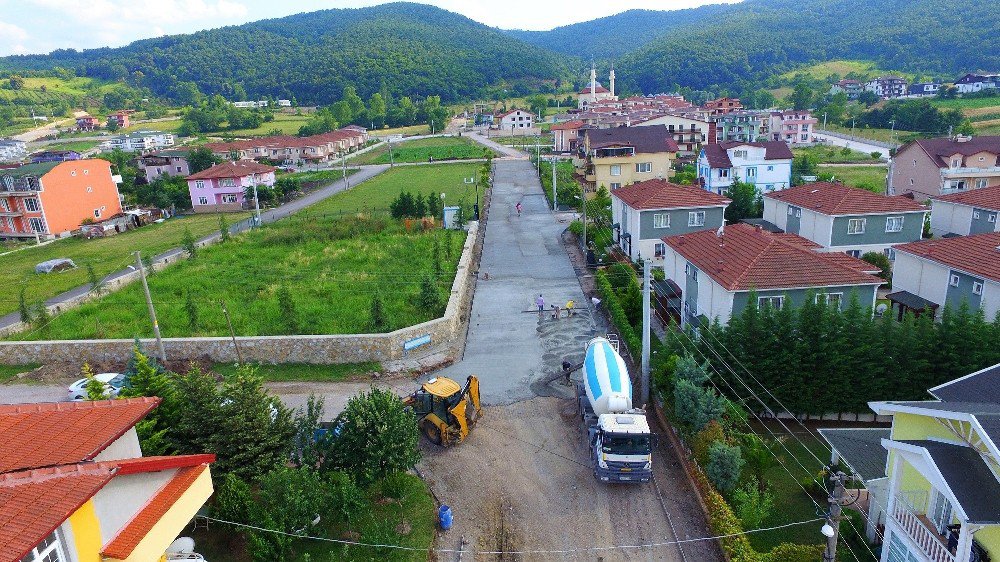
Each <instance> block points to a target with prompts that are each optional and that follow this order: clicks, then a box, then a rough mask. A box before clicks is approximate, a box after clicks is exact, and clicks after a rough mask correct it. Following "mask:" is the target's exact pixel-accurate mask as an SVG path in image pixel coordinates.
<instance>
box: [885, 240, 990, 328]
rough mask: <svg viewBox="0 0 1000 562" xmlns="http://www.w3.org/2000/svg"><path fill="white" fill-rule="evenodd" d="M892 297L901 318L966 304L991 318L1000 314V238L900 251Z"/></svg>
mask: <svg viewBox="0 0 1000 562" xmlns="http://www.w3.org/2000/svg"><path fill="white" fill-rule="evenodd" d="M895 250H896V263H895V264H893V268H892V269H893V273H892V288H893V291H894V292H892V293H890V294H889V295H888V296H887V297H888V299H889V300H890V301H891V302H892V306H893V308H894V309H895V310H896V312H897V316H898V317H902V315H903V313H904V312H906V311H912V312H914V313H918V314H919V313H923V312H929V313H930V314H931V315H935V311H936V310H937V309H938V308H939V307H941V306H950V307H957V306H959V305H961V303H962V301H965V302H967V303H968V304H969V306H970V307H971V308H972V310H979V309H982V311H983V313H984V314H985V315H986V318H991V319H992V318H993V317H995V316H996V315H997V313H1000V232H987V233H984V234H973V235H971V236H958V237H954V238H940V239H937V238H935V239H933V240H923V241H921V242H911V243H909V244H902V245H900V246H896V247H895Z"/></svg>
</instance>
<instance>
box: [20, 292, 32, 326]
mask: <svg viewBox="0 0 1000 562" xmlns="http://www.w3.org/2000/svg"><path fill="white" fill-rule="evenodd" d="M27 290H28V289H27V287H21V290H20V291H19V292H18V295H17V311H18V313H19V314H20V318H21V323H22V324H30V323H31V321H32V314H31V307H30V306H28V300H27V299H26V298H25V295H24V293H25V291H27Z"/></svg>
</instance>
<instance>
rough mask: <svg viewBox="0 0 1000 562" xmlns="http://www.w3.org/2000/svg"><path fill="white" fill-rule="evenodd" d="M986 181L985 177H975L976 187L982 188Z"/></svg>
mask: <svg viewBox="0 0 1000 562" xmlns="http://www.w3.org/2000/svg"><path fill="white" fill-rule="evenodd" d="M986 183H987V180H986V178H979V179H977V180H976V189H982V188H984V187H986Z"/></svg>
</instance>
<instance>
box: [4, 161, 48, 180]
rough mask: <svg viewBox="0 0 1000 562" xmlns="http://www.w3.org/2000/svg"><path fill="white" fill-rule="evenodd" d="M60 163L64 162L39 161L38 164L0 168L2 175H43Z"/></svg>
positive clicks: (14, 176)
mask: <svg viewBox="0 0 1000 562" xmlns="http://www.w3.org/2000/svg"><path fill="white" fill-rule="evenodd" d="M59 164H62V162H39V163H38V164H25V165H24V166H21V167H19V168H10V169H5V170H0V175H2V176H11V177H13V178H25V177H28V176H35V177H42V176H44V175H45V174H47V173H49V171H51V170H52V168H55V167H56V166H58V165H59Z"/></svg>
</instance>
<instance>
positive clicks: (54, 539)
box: [21, 531, 69, 562]
mask: <svg viewBox="0 0 1000 562" xmlns="http://www.w3.org/2000/svg"><path fill="white" fill-rule="evenodd" d="M66 560H69V559H68V558H67V557H66V555H65V554H63V548H62V544H60V541H59V535H58V531H52V533H51V534H49V536H47V537H45V538H44V539H42V542H40V543H38V546H36V547H35V548H33V549H31V552H29V553H28V554H26V555H25V556H24V558H21V562H64V561H66Z"/></svg>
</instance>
